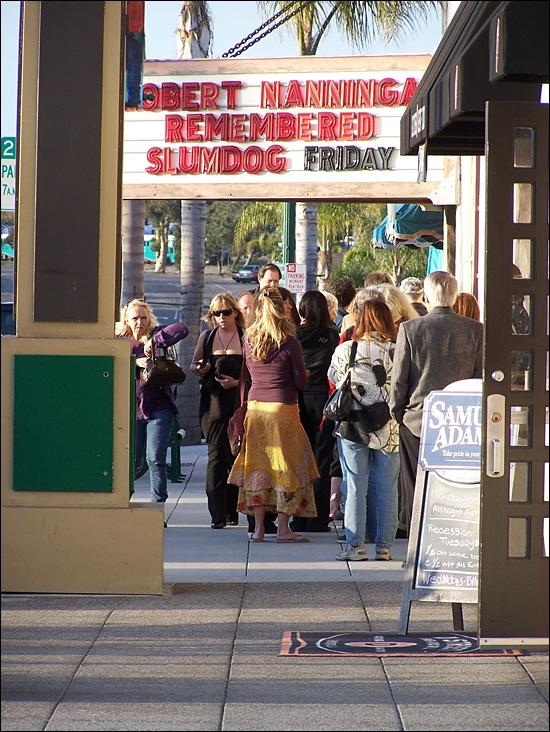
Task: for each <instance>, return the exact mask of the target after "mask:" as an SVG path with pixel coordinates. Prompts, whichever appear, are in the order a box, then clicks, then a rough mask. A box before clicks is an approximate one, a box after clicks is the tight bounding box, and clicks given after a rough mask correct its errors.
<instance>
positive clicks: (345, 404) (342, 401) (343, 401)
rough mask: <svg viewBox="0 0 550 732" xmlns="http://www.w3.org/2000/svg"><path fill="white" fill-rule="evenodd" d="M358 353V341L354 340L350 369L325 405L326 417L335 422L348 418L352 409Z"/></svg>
mask: <svg viewBox="0 0 550 732" xmlns="http://www.w3.org/2000/svg"><path fill="white" fill-rule="evenodd" d="M356 353H357V341H353V343H352V344H351V351H350V354H349V362H348V370H347V372H346V375H345V377H344V381H343V382H342V383H341V384H340V386H339V387H338V388H337V389H336V391H334V393H333V394H331V395H330V397H329V398H328V400H327V403H326V404H325V406H324V407H323V414H324V415H325V417H326V418H327V419H330V420H333V421H335V422H341V421H342V420H343V419H347V418H348V415H349V413H350V411H351V405H352V404H353V395H352V393H351V369H352V367H353V365H354V364H355V354H356Z"/></svg>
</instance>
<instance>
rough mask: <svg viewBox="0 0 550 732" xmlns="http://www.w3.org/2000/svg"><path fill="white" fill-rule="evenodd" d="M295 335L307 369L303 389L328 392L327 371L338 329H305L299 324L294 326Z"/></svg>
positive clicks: (336, 341) (336, 340) (337, 336)
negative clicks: (296, 326) (307, 376)
mask: <svg viewBox="0 0 550 732" xmlns="http://www.w3.org/2000/svg"><path fill="white" fill-rule="evenodd" d="M296 337H297V338H298V340H299V341H300V345H301V346H302V351H303V354H304V364H305V367H306V369H307V370H308V371H309V378H308V381H307V384H306V386H305V387H304V391H305V392H322V393H324V394H328V378H327V372H328V368H329V366H330V361H331V359H332V354H333V353H334V349H335V348H336V346H337V345H338V338H339V333H338V329H337V328H336V327H334V326H330V327H329V328H326V329H325V328H322V329H317V330H306V329H305V328H304V327H303V326H301V325H300V326H298V328H296Z"/></svg>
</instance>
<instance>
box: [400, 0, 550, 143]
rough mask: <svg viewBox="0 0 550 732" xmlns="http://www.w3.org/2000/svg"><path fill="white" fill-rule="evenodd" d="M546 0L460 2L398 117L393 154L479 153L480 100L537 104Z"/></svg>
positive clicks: (544, 76)
mask: <svg viewBox="0 0 550 732" xmlns="http://www.w3.org/2000/svg"><path fill="white" fill-rule="evenodd" d="M548 5H549V4H548V3H547V2H529V1H528V0H522V2H462V3H461V4H460V5H459V7H458V10H457V11H456V13H455V15H454V16H453V19H452V20H451V23H450V24H449V27H448V28H447V30H446V32H445V35H444V36H443V38H442V39H441V42H440V43H439V46H438V47H437V49H436V51H435V53H434V56H433V58H432V60H431V62H430V64H429V66H428V68H427V69H426V71H425V72H424V75H423V76H422V79H421V80H420V83H419V85H418V88H417V90H416V93H415V95H414V97H413V98H412V99H411V102H410V104H409V105H408V107H407V109H406V110H405V113H404V115H403V117H402V118H401V155H415V154H417V152H418V148H419V146H420V145H422V144H424V143H426V146H427V153H428V154H430V155H482V154H483V153H484V147H485V103H486V102H487V101H517V102H521V101H525V102H533V101H538V100H539V98H540V84H541V83H544V82H548V79H549V73H548V59H549V54H548Z"/></svg>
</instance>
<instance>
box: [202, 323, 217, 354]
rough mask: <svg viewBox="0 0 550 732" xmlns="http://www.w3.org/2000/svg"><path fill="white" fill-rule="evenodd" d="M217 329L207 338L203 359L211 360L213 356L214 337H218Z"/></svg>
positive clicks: (213, 329)
mask: <svg viewBox="0 0 550 732" xmlns="http://www.w3.org/2000/svg"><path fill="white" fill-rule="evenodd" d="M217 330H218V329H217V328H212V330H211V331H210V333H209V334H208V335H207V336H206V339H205V341H204V348H203V354H202V355H203V358H204V359H205V360H206V359H208V360H210V358H211V356H212V350H213V348H214V336H215V335H216V331H217Z"/></svg>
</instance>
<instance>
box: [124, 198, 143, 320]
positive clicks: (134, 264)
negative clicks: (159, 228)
mask: <svg viewBox="0 0 550 732" xmlns="http://www.w3.org/2000/svg"><path fill="white" fill-rule="evenodd" d="M144 223H145V202H144V201H139V200H128V199H125V200H123V201H122V227H121V235H122V287H121V293H120V307H123V306H124V305H126V304H127V303H128V302H130V300H133V299H134V298H136V297H143V293H144V288H143V225H144Z"/></svg>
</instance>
